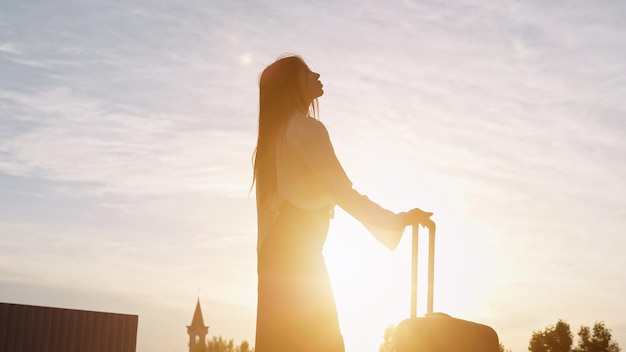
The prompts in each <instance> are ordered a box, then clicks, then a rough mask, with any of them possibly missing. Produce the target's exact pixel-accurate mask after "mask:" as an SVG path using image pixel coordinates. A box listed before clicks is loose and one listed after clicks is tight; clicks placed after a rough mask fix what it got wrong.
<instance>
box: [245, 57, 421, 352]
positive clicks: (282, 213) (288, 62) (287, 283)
mask: <svg viewBox="0 0 626 352" xmlns="http://www.w3.org/2000/svg"><path fill="white" fill-rule="evenodd" d="M319 77H320V75H319V74H317V73H315V72H313V71H311V70H309V68H308V66H307V65H306V64H305V63H304V61H303V60H302V59H301V58H300V57H298V56H288V57H283V58H281V59H279V60H277V61H276V62H274V63H272V64H271V65H269V66H268V67H267V68H265V70H264V71H263V73H262V74H261V78H260V82H259V90H260V94H259V96H260V104H259V134H258V140H257V146H256V150H255V155H254V180H253V183H254V182H256V201H257V220H258V245H257V255H258V256H257V259H258V304H257V321H256V344H255V351H256V352H343V351H344V344H343V337H342V336H341V332H340V330H339V322H338V319H337V310H336V307H335V300H334V297H333V292H332V288H331V285H330V280H329V277H328V272H327V270H326V265H325V263H324V258H323V256H322V249H323V246H324V241H325V240H326V235H327V232H328V228H329V222H330V219H331V218H332V217H333V209H334V207H335V205H339V206H340V207H341V208H343V209H344V210H345V211H346V212H348V213H349V214H350V215H352V216H353V217H355V218H356V219H357V220H359V221H360V222H361V223H363V224H364V225H365V226H366V228H367V229H368V230H369V231H370V232H371V233H372V234H373V235H374V236H375V237H376V238H377V239H378V240H379V241H380V242H381V243H382V244H384V245H385V246H387V247H388V248H390V249H392V250H393V249H395V247H396V246H397V245H398V242H399V241H400V237H401V236H402V232H403V231H404V228H405V227H406V226H408V225H410V224H417V223H421V224H425V223H426V222H430V221H431V220H430V219H429V217H430V216H431V215H432V213H429V212H424V211H422V210H420V209H413V210H410V211H408V212H404V213H399V214H396V213H393V212H391V211H389V210H386V209H384V208H382V207H380V206H379V205H378V204H376V203H374V202H372V201H371V200H369V199H368V198H367V197H366V196H363V195H361V194H359V193H358V192H357V191H356V190H354V189H353V188H352V182H351V181H350V179H349V178H348V177H347V176H346V174H345V172H344V170H343V168H342V167H341V164H340V163H339V161H338V160H337V157H336V156H335V152H334V150H333V146H332V144H331V142H330V139H329V136H328V132H327V130H326V128H325V127H324V125H323V124H322V123H321V122H320V121H319V120H317V119H316V118H313V117H311V115H313V116H315V115H316V110H317V109H316V107H317V98H318V97H320V96H321V95H322V94H323V93H324V91H323V90H322V87H323V86H322V83H321V82H320V81H319Z"/></svg>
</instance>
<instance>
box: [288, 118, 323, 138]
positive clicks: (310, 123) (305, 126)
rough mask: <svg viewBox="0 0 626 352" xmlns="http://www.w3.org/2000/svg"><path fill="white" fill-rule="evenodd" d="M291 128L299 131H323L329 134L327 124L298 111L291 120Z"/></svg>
mask: <svg viewBox="0 0 626 352" xmlns="http://www.w3.org/2000/svg"><path fill="white" fill-rule="evenodd" d="M289 128H290V129H292V128H293V129H295V130H297V131H298V133H314V134H315V133H323V134H328V131H327V130H326V126H325V125H324V124H323V123H322V122H321V121H320V120H318V119H315V118H313V117H310V116H307V115H304V114H302V113H297V114H294V115H293V116H292V118H291V119H290V121H289Z"/></svg>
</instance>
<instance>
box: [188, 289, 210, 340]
mask: <svg viewBox="0 0 626 352" xmlns="http://www.w3.org/2000/svg"><path fill="white" fill-rule="evenodd" d="M208 333H209V327H208V326H205V325H204V318H202V308H200V297H198V301H197V302H196V310H195V311H194V312H193V318H192V319H191V325H189V326H187V334H189V352H205V351H206V335H207V334H208Z"/></svg>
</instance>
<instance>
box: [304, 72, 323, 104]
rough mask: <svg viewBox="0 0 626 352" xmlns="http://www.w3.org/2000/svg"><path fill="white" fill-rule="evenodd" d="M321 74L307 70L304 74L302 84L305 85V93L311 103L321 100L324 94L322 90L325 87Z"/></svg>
mask: <svg viewBox="0 0 626 352" xmlns="http://www.w3.org/2000/svg"><path fill="white" fill-rule="evenodd" d="M319 78H320V74H319V73H316V72H313V71H311V70H309V69H306V70H305V71H304V72H303V77H302V83H303V85H304V87H303V88H304V92H305V94H306V96H307V99H308V100H309V101H313V99H316V98H319V97H321V96H322V95H323V94H324V90H323V89H322V88H323V87H324V85H323V84H322V82H320V80H319Z"/></svg>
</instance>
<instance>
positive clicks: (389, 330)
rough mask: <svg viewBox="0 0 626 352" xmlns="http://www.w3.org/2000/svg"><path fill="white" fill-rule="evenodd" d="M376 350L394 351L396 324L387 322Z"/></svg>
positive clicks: (380, 351) (381, 351) (379, 351)
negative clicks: (381, 340)
mask: <svg viewBox="0 0 626 352" xmlns="http://www.w3.org/2000/svg"><path fill="white" fill-rule="evenodd" d="M378 352H396V326H395V325H393V324H389V325H388V326H387V327H386V328H385V334H384V335H383V342H382V343H381V344H380V346H379V347H378Z"/></svg>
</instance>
